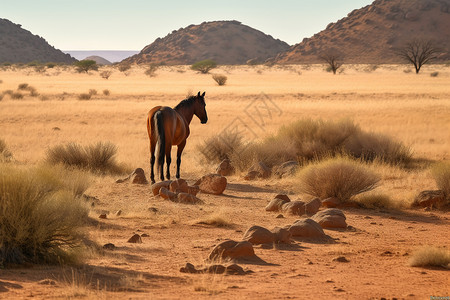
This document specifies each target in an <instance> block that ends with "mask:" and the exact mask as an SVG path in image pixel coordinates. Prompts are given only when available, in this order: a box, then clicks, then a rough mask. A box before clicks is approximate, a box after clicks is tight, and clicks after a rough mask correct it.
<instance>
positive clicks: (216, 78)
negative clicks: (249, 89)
mask: <svg viewBox="0 0 450 300" xmlns="http://www.w3.org/2000/svg"><path fill="white" fill-rule="evenodd" d="M212 78H213V79H214V81H215V82H216V83H217V84H218V85H225V83H226V82H227V79H228V78H227V76H225V75H220V74H214V75H213V76H212Z"/></svg>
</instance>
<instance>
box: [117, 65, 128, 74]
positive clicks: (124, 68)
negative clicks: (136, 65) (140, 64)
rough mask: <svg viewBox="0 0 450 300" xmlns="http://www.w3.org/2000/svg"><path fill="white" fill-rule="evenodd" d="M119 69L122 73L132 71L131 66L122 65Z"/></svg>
mask: <svg viewBox="0 0 450 300" xmlns="http://www.w3.org/2000/svg"><path fill="white" fill-rule="evenodd" d="M118 69H119V71H120V72H125V71H128V70H129V69H131V65H130V64H120V65H119V67H118Z"/></svg>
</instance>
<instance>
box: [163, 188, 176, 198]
mask: <svg viewBox="0 0 450 300" xmlns="http://www.w3.org/2000/svg"><path fill="white" fill-rule="evenodd" d="M159 195H160V196H161V197H162V198H163V199H166V200H175V199H177V194H175V193H173V192H171V191H169V190H168V189H166V188H165V187H162V188H160V189H159Z"/></svg>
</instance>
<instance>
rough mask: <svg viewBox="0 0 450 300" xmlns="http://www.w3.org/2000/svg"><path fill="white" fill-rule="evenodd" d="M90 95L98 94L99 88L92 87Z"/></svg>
mask: <svg viewBox="0 0 450 300" xmlns="http://www.w3.org/2000/svg"><path fill="white" fill-rule="evenodd" d="M89 95H92V96H95V95H97V90H96V89H90V90H89Z"/></svg>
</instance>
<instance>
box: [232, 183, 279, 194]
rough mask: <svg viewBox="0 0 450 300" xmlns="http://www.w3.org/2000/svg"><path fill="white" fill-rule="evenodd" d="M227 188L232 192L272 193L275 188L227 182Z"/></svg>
mask: <svg viewBox="0 0 450 300" xmlns="http://www.w3.org/2000/svg"><path fill="white" fill-rule="evenodd" d="M227 190H230V191H233V192H243V193H273V192H275V190H273V189H268V188H262V187H258V186H254V185H250V184H242V183H228V184H227Z"/></svg>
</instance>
